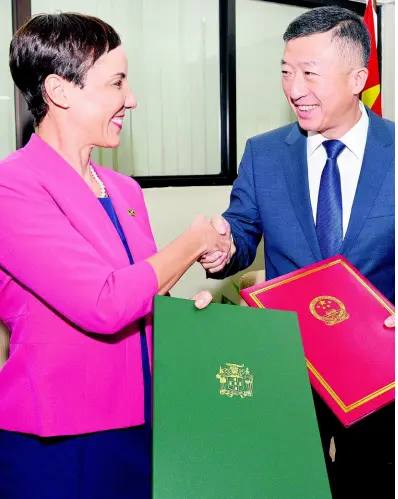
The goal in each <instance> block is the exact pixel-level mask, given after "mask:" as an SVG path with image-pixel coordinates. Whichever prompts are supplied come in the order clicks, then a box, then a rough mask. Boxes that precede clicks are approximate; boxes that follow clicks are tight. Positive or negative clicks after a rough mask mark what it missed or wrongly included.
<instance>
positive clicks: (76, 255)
mask: <svg viewBox="0 0 398 499" xmlns="http://www.w3.org/2000/svg"><path fill="white" fill-rule="evenodd" d="M93 166H94V167H95V170H96V172H97V174H98V176H99V177H100V178H101V180H102V181H103V182H104V184H105V186H106V188H107V191H108V193H109V196H110V198H111V199H112V202H113V205H114V208H115V211H116V212H117V215H118V218H119V221H120V224H121V225H122V227H123V231H124V233H125V236H126V239H127V242H128V244H129V246H130V249H131V253H132V255H133V258H134V261H135V264H134V265H132V266H131V265H129V260H128V257H127V254H126V251H125V249H124V246H123V243H122V242H121V240H120V238H119V235H118V234H117V232H116V230H115V228H114V226H113V224H112V222H111V220H110V219H109V217H108V215H107V213H106V212H105V210H104V208H103V207H102V206H101V204H100V203H99V201H98V200H97V198H96V197H95V195H94V194H93V193H92V192H91V190H90V189H89V187H88V186H87V184H86V183H85V182H84V181H83V180H82V179H81V177H80V176H79V175H78V174H77V173H76V172H75V171H74V170H73V168H71V167H70V166H69V165H68V164H67V163H66V162H65V161H64V160H63V159H62V158H61V157H60V156H59V155H58V154H57V153H56V152H55V151H54V150H53V149H52V148H51V147H50V146H48V145H47V144H46V143H45V142H43V141H42V140H41V139H40V138H39V137H38V136H37V135H33V136H32V138H31V140H30V142H29V143H28V144H27V146H26V147H24V148H23V149H21V150H19V151H17V152H15V153H14V154H12V155H11V156H9V157H8V158H7V159H6V160H4V161H3V162H1V163H0V319H2V320H3V321H4V323H5V324H6V326H7V327H8V329H9V330H10V331H11V344H10V357H9V360H8V361H7V362H6V364H5V365H4V367H3V369H2V370H1V371H0V428H2V429H5V430H11V431H18V432H26V433H33V434H36V435H41V436H54V435H74V434H81V433H89V432H95V431H101V430H108V429H113V428H123V427H128V426H134V425H138V424H142V423H143V422H144V404H143V399H144V395H143V394H144V388H143V374H142V365H141V346H140V337H139V327H138V322H137V320H138V319H139V318H142V317H145V322H146V332H147V339H148V349H149V357H150V359H151V358H152V355H151V353H152V336H151V335H152V330H151V313H152V303H153V297H154V295H155V294H156V293H157V291H158V282H157V278H156V274H155V272H154V270H153V268H152V267H151V265H150V264H149V263H147V262H146V261H144V259H145V258H147V257H149V256H150V255H153V254H154V253H155V252H156V246H155V242H154V239H153V235H152V231H151V228H150V224H149V219H148V214H147V210H146V207H145V203H144V199H143V195H142V191H141V189H140V187H139V186H138V184H137V183H136V182H135V181H134V180H132V179H131V178H129V177H126V176H123V175H120V174H118V173H115V172H113V171H111V170H108V169H106V168H102V167H99V166H96V165H93ZM129 209H132V210H134V212H135V214H136V216H132V215H130V214H129V211H128V210H129Z"/></svg>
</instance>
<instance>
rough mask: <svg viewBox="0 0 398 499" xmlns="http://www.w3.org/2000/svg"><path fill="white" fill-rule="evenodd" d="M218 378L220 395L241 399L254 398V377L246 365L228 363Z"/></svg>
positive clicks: (222, 368)
mask: <svg viewBox="0 0 398 499" xmlns="http://www.w3.org/2000/svg"><path fill="white" fill-rule="evenodd" d="M225 366H226V367H221V366H220V370H219V371H218V374H217V376H216V378H217V379H219V380H220V395H227V397H234V396H238V397H241V398H245V397H252V396H253V376H252V374H251V373H250V371H249V369H248V368H247V367H245V365H244V364H230V363H226V364H225Z"/></svg>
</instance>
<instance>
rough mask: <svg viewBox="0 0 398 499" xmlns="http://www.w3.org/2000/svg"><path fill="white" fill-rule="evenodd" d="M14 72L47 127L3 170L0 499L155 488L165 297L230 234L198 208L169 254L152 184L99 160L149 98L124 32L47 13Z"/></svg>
mask: <svg viewBox="0 0 398 499" xmlns="http://www.w3.org/2000/svg"><path fill="white" fill-rule="evenodd" d="M10 68H11V73H12V76H13V79H14V82H15V84H16V85H17V87H18V88H19V89H20V90H21V92H22V94H23V96H24V97H25V99H26V101H27V103H28V106H29V109H30V111H31V112H32V114H33V116H34V119H35V122H36V126H37V133H36V134H34V135H33V136H32V138H31V139H30V141H29V143H28V144H27V145H26V147H24V148H23V149H21V150H19V151H17V152H16V153H14V154H12V155H11V156H10V157H8V158H7V159H6V160H4V161H3V162H2V164H1V165H0V319H1V320H2V321H3V322H4V323H5V325H6V327H7V328H8V330H9V331H10V332H11V344H10V356H9V359H8V360H7V362H6V363H5V365H4V366H3V368H2V370H1V372H0V428H1V430H0V497H1V498H2V499H8V498H10V499H19V498H21V499H26V498H28V497H29V498H37V499H39V498H40V499H55V498H56V499H62V498H68V499H73V498H80V497H81V498H85V499H94V498H106V499H109V498H115V499H123V498H127V497H129V498H131V497H136V498H146V497H150V462H151V457H150V450H151V431H150V367H149V365H150V359H151V351H152V340H151V313H152V302H153V297H154V295H155V294H166V293H167V292H168V291H169V289H170V288H171V287H172V286H173V285H174V284H175V283H176V281H177V280H178V279H179V278H180V277H181V275H182V274H183V273H184V272H185V271H186V270H187V269H188V268H189V267H190V266H191V265H192V264H193V263H194V262H195V261H196V260H197V259H198V258H200V257H201V256H203V255H205V254H207V253H209V252H219V251H221V252H223V253H226V252H227V251H228V248H229V244H230V242H229V239H228V238H227V237H226V236H220V235H219V234H218V233H217V232H216V231H215V230H214V228H213V227H212V225H211V224H210V223H208V222H207V221H206V219H205V218H204V217H198V218H197V219H196V220H195V221H194V223H193V224H192V226H191V227H190V228H189V229H188V230H187V231H186V232H185V233H184V234H183V235H182V236H180V237H179V238H178V239H177V240H175V241H174V242H173V243H171V244H170V245H169V246H167V247H166V248H164V249H163V250H162V251H160V252H158V253H157V252H156V247H155V242H154V239H153V236H152V232H151V228H150V224H149V219H148V215H147V210H146V207H145V203H144V199H143V195H142V192H141V189H140V188H139V186H138V185H137V184H136V183H135V182H134V181H133V180H132V179H131V178H129V177H125V176H122V175H119V174H117V173H115V172H113V171H110V170H108V169H105V168H101V167H99V166H97V165H94V164H93V163H92V162H91V161H90V153H91V150H92V148H93V146H100V147H117V146H118V145H119V141H120V136H119V135H120V130H121V128H122V124H123V118H124V116H125V113H126V111H127V110H129V109H133V108H135V107H136V101H135V98H134V96H133V95H132V93H131V91H130V89H129V87H128V84H127V61H126V56H125V53H124V51H123V49H122V47H121V45H120V39H119V36H118V35H117V34H116V32H115V31H114V30H113V28H112V27H110V26H109V25H108V24H106V23H104V22H102V21H100V20H99V19H96V18H93V17H88V16H83V15H78V14H57V15H39V16H37V17H35V18H33V19H31V20H30V21H28V22H27V23H26V24H25V25H24V26H23V27H22V28H21V29H20V30H19V31H18V32H17V33H16V35H15V36H14V38H13V40H12V42H11V47H10ZM133 263H134V265H132V264H133ZM207 301H208V300H207Z"/></svg>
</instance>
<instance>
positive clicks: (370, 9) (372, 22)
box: [362, 0, 381, 116]
mask: <svg viewBox="0 0 398 499" xmlns="http://www.w3.org/2000/svg"><path fill="white" fill-rule="evenodd" d="M363 21H364V23H365V25H366V27H367V28H368V31H369V34H370V59H369V64H368V71H369V76H368V79H367V82H366V85H365V88H364V89H363V92H362V102H363V103H364V104H365V105H366V106H368V107H369V108H370V109H371V110H372V111H373V112H375V113H377V114H378V115H379V116H381V89H380V74H379V60H378V56H377V42H376V29H375V26H376V11H375V9H374V6H373V1H372V0H367V5H366V10H365V15H364V17H363Z"/></svg>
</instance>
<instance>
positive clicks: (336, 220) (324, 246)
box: [316, 140, 345, 258]
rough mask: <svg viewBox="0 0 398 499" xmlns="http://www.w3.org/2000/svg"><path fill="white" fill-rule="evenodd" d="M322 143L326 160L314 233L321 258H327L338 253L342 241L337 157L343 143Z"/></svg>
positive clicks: (341, 211) (342, 147)
mask: <svg viewBox="0 0 398 499" xmlns="http://www.w3.org/2000/svg"><path fill="white" fill-rule="evenodd" d="M322 145H323V147H324V148H325V150H326V154H327V160H326V164H325V166H324V168H323V171H322V176H321V183H320V185H319V195H318V206H317V211H316V234H317V236H318V242H319V247H320V249H321V252H322V256H323V258H329V257H331V256H334V255H336V254H338V252H339V250H340V247H341V244H342V242H343V206H342V199H341V182H340V172H339V167H338V165H337V158H338V156H339V154H340V153H341V152H342V151H343V149H344V148H345V145H344V144H343V142H340V140H326V141H325V142H323V143H322Z"/></svg>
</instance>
